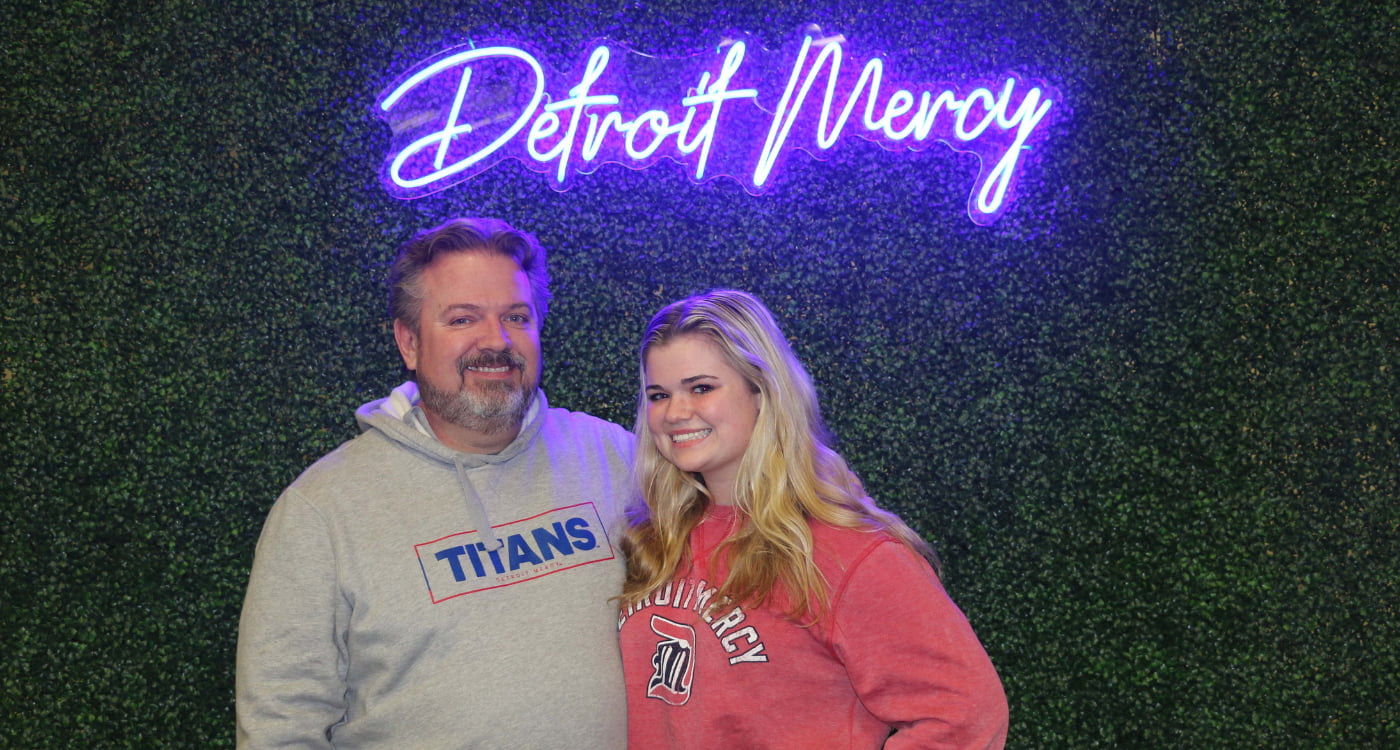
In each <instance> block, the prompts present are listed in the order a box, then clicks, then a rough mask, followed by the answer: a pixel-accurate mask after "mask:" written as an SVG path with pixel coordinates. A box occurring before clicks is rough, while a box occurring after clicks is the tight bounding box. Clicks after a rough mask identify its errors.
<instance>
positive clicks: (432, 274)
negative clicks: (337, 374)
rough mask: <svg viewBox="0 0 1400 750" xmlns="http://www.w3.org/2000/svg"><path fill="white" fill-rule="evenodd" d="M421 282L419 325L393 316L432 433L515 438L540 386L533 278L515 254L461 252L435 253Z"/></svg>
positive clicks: (400, 349)
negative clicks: (413, 326)
mask: <svg viewBox="0 0 1400 750" xmlns="http://www.w3.org/2000/svg"><path fill="white" fill-rule="evenodd" d="M422 283H423V291H424V294H423V307H422V310H421V311H420V312H419V316H418V330H417V331H413V330H411V329H410V328H409V327H408V326H407V325H404V324H403V322H402V321H395V322H394V336H395V338H396V339H397V340H398V344H399V352H400V353H401V354H402V355H403V361H404V364H405V365H407V366H408V368H409V369H410V370H413V371H415V373H416V380H417V382H418V390H419V392H420V393H421V395H422V397H423V408H424V410H425V411H426V412H427V413H428V416H429V418H430V419H429V421H430V422H433V423H434V424H433V428H434V430H438V431H439V432H441V429H442V428H441V427H440V425H439V423H444V422H445V423H447V424H449V425H453V426H455V427H457V428H461V429H463V430H466V431H469V432H471V433H476V434H492V435H494V434H501V433H509V435H510V437H514V434H515V433H516V432H517V431H518V430H519V429H520V425H521V422H522V421H523V420H524V417H525V412H526V411H527V410H528V409H529V408H530V404H531V402H532V400H533V399H534V396H535V389H536V388H537V387H538V386H539V383H540V333H539V321H538V319H537V316H536V312H535V301H534V296H533V294H532V293H531V291H530V281H529V278H528V277H527V276H526V275H525V272H524V271H522V270H520V266H518V265H516V263H515V261H514V260H512V259H510V258H507V257H503V256H500V255H495V254H492V253H489V252H459V253H449V254H445V255H442V256H440V257H438V258H436V259H435V260H434V261H433V262H432V264H431V265H429V266H428V267H427V268H426V269H425V270H424V272H423V276H422ZM448 430H449V431H450V430H451V428H448ZM439 437H447V436H444V435H441V434H440V435H439ZM444 442H448V443H449V444H451V443H452V442H453V441H451V440H444Z"/></svg>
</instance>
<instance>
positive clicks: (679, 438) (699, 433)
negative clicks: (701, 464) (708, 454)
mask: <svg viewBox="0 0 1400 750" xmlns="http://www.w3.org/2000/svg"><path fill="white" fill-rule="evenodd" d="M711 432H714V430H696V431H695V432H686V433H683V434H680V435H672V436H671V442H673V443H684V442H686V441H687V440H699V439H700V438H702V437H705V436H706V435H708V434H710V433H711Z"/></svg>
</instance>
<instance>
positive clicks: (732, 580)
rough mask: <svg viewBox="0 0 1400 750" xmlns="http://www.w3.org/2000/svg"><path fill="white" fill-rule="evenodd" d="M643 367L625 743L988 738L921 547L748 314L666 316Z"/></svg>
mask: <svg viewBox="0 0 1400 750" xmlns="http://www.w3.org/2000/svg"><path fill="white" fill-rule="evenodd" d="M641 366H642V368H641V371H642V393H641V398H640V399H639V403H638V408H637V423H636V433H637V435H638V438H639V440H638V449H637V452H638V455H637V472H638V475H639V479H640V484H641V495H642V497H641V502H639V503H637V504H635V505H634V506H633V507H632V508H631V509H630V511H629V526H628V528H627V530H626V532H625V534H624V537H623V540H622V549H623V550H624V552H625V553H626V557H627V581H626V584H625V587H624V589H623V593H622V596H621V612H620V617H619V623H618V628H619V631H620V638H621V643H622V652H623V668H624V675H625V679H626V681H627V703H628V725H629V727H628V735H629V737H628V741H629V746H630V747H634V748H641V749H643V750H650V749H652V748H707V749H708V748H721V747H726V748H730V747H732V748H838V747H839V748H880V747H885V748H889V749H890V750H895V749H896V748H914V747H918V748H984V747H985V748H1000V747H1002V746H1003V744H1004V743H1005V740H1006V729H1007V706H1006V697H1005V695H1004V693H1003V691H1002V686H1001V681H1000V680H999V679H998V677H997V674H996V671H995V670H994V669H993V667H992V664H991V661H990V660H989V659H988V658H987V654H986V652H985V651H984V650H983V649H982V645H981V644H980V643H979V642H978V640H977V636H976V635H975V634H974V633H973V632H972V628H971V627H970V626H969V625H968V622H967V619H966V618H965V617H964V616H963V614H962V612H961V611H959V610H958V608H957V606H956V605H954V604H953V602H952V601H951V600H950V599H949V598H948V595H947V593H945V592H944V590H943V587H942V585H941V583H940V582H939V578H938V575H937V573H936V572H935V570H934V567H933V566H932V565H931V563H934V562H936V558H935V557H934V555H933V551H932V550H931V549H930V548H929V546H928V545H927V544H926V543H925V542H924V541H923V540H922V539H920V538H919V537H918V535H917V534H915V533H914V531H913V530H911V529H910V528H909V527H908V526H906V525H905V524H904V522H903V521H901V520H900V519H899V517H898V516H896V515H894V514H892V513H889V512H888V511H884V510H881V509H880V508H879V507H877V506H876V505H875V503H874V502H873V501H872V500H871V499H870V498H869V497H867V496H866V494H865V492H864V490H863V489H862V488H861V484H860V482H859V481H858V480H857V479H856V477H855V475H854V474H852V473H851V471H850V469H848V468H847V466H846V463H845V461H844V460H842V458H841V457H840V456H839V455H837V454H836V453H835V452H834V451H832V449H831V448H830V447H828V444H827V439H826V433H825V428H824V426H823V424H822V420H821V414H820V410H819V409H818V406H817V397H816V391H815V389H814V388H813V386H812V382H811V379H810V378H809V377H808V375H807V372H806V370H805V369H804V368H803V367H802V364H801V363H800V362H799V361H798V360H797V358H796V356H795V355H794V354H793V352H792V349H791V348H790V347H789V346H788V344H787V342H786V340H785V339H784V337H783V334H782V331H780V330H779V329H778V326H777V324H776V323H775V322H774V320H773V316H772V314H771V313H770V312H769V311H768V309H767V308H766V307H764V305H763V303H762V302H760V301H759V300H758V299H757V298H755V297H753V296H751V295H749V294H745V293H743V292H736V291H714V292H710V293H707V294H702V295H698V296H695V297H690V298H687V299H683V300H680V301H679V302H675V303H673V304H671V305H669V306H667V307H665V308H664V309H662V310H661V311H660V312H658V313H657V314H656V316H655V317H653V318H652V320H651V323H650V324H649V325H648V326H647V330H646V334H645V336H644V338H643V341H642V346H641ZM891 733H893V734H891Z"/></svg>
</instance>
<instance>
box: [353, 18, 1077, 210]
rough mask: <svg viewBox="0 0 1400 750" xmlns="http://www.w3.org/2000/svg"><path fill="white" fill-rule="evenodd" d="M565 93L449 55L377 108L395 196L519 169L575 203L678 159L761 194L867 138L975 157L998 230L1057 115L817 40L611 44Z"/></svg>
mask: <svg viewBox="0 0 1400 750" xmlns="http://www.w3.org/2000/svg"><path fill="white" fill-rule="evenodd" d="M754 49H756V50H757V51H753V50H754ZM623 52H624V53H625V52H626V51H625V50H624V51H623ZM615 57H616V58H618V59H617V60H615V59H614V58H615ZM558 78H559V76H557V75H555V74H551V73H547V72H546V68H545V66H544V65H542V64H541V63H540V61H539V60H538V59H536V58H535V56H533V55H531V54H530V53H528V52H526V51H525V50H523V49H521V48H518V47H510V46H489V47H481V48H471V49H465V50H462V49H455V50H449V51H448V52H447V53H444V54H443V55H440V56H438V57H436V58H433V59H431V60H429V61H426V62H424V63H422V64H420V65H419V66H417V67H415V68H414V69H412V70H410V71H409V72H408V73H407V74H405V75H404V76H403V77H401V78H400V80H399V81H398V82H397V83H396V84H395V85H394V86H392V87H391V88H390V89H389V90H388V91H387V93H386V94H385V95H384V96H383V97H381V98H380V100H379V103H378V107H377V112H378V113H379V115H380V116H381V117H382V118H383V119H384V120H385V121H386V122H387V123H388V124H389V126H390V128H391V130H392V131H393V133H394V136H393V151H391V155H390V157H389V158H388V159H387V160H386V163H385V166H384V170H383V176H384V181H385V184H386V186H387V187H388V189H389V190H390V191H391V192H393V193H394V194H395V195H397V196H399V197H403V198H413V197H418V196H421V195H427V194H429V193H432V192H436V191H438V190H441V189H444V188H446V187H448V186H450V185H453V184H457V183H459V182H462V181H464V180H466V179H469V178H471V177H473V176H475V175H477V174H479V173H480V172H482V171H484V170H486V169H488V168H490V167H491V166H493V165H494V164H496V163H498V162H499V161H501V160H502V159H505V158H516V159H519V160H520V161H522V162H523V163H524V164H526V165H527V166H529V167H530V168H531V169H534V170H536V171H540V172H544V173H546V174H548V175H549V176H550V183H551V184H552V185H553V186H554V187H555V188H557V189H561V190H562V189H565V188H567V187H568V185H569V184H570V182H571V180H572V179H573V178H574V177H575V176H576V175H579V174H589V173H591V172H593V171H595V170H596V169H597V168H598V167H599V166H600V165H602V164H604V163H618V164H623V165H626V166H630V167H634V168H642V167H646V166H650V165H651V164H654V163H656V162H657V161H659V160H661V159H670V160H672V161H675V162H678V163H680V164H683V165H685V166H686V167H687V172H688V174H689V176H690V178H691V179H692V180H695V181H697V182H699V181H703V180H706V179H709V178H711V177H713V176H716V175H727V176H730V177H734V178H735V179H738V180H740V181H741V182H743V184H744V185H745V188H746V189H748V190H749V191H750V192H753V193H759V192H762V191H764V190H767V189H769V188H771V186H772V185H773V183H774V176H775V173H776V171H777V167H778V166H779V165H780V163H781V161H782V160H783V158H785V156H786V155H787V154H788V153H790V152H791V151H793V150H796V149H800V150H804V151H807V152H809V153H811V154H814V155H818V156H820V155H823V154H825V153H828V152H829V151H830V150H831V149H833V148H835V147H836V146H837V144H838V142H839V139H840V138H841V137H842V136H845V135H856V136H860V137H862V138H865V139H867V140H872V141H876V142H878V143H880V144H882V145H883V146H885V147H886V148H888V149H891V150H910V151H913V150H920V149H922V148H926V147H927V145H928V144H929V143H931V142H941V143H944V144H947V145H948V146H950V147H951V148H953V149H954V150H956V151H960V152H970V153H974V154H976V155H977V156H978V157H979V159H980V161H981V169H980V174H979V175H978V177H977V179H976V181H975V182H974V185H973V189H972V193H971V196H970V198H969V202H968V213H969V215H970V216H971V217H972V219H973V221H975V222H977V223H979V224H989V223H991V222H992V221H994V220H995V219H996V218H997V217H998V216H999V215H1000V214H1001V213H1002V212H1003V211H1004V210H1005V209H1006V206H1007V205H1008V200H1009V197H1010V194H1011V188H1012V186H1013V184H1014V182H1015V179H1016V175H1017V172H1018V167H1019V166H1020V164H1021V161H1022V155H1023V153H1022V152H1023V151H1024V149H1026V148H1028V147H1029V144H1030V143H1031V142H1032V141H1033V140H1034V139H1035V137H1036V136H1037V135H1039V133H1038V130H1039V128H1040V126H1041V125H1042V124H1043V123H1044V122H1046V120H1047V115H1048V114H1049V113H1050V110H1051V108H1052V106H1053V104H1054V100H1055V96H1054V95H1053V93H1051V92H1048V91H1047V90H1046V89H1044V88H1042V87H1041V86H1038V85H1034V84H1032V83H1029V82H1026V81H1024V80H1022V79H1020V78H1018V77H1016V76H1014V75H1009V74H1008V75H1006V76H1004V77H1003V78H1002V79H1001V80H999V81H997V82H995V83H991V84H987V85H979V86H973V87H971V88H970V90H967V91H966V93H963V92H962V90H961V89H960V88H959V87H957V86H954V85H952V84H942V85H936V86H909V85H905V84H901V83H898V82H894V81H886V80H885V63H884V60H883V59H882V58H879V57H874V58H871V59H869V60H867V61H865V62H864V63H863V64H862V63H860V61H859V60H856V59H855V58H851V59H850V60H849V61H848V60H847V54H846V52H845V48H844V39H842V38H841V37H827V38H817V37H814V36H811V35H808V36H804V37H803V38H802V40H801V41H800V43H798V44H797V45H795V46H794V47H791V48H790V49H788V50H787V51H785V52H770V51H765V50H762V49H757V48H751V47H750V45H749V43H748V42H746V41H745V40H743V39H737V40H727V41H726V42H725V43H724V44H721V45H720V47H719V48H718V49H717V50H716V51H715V52H714V53H713V54H710V55H700V56H695V57H691V58H682V59H679V60H661V59H658V58H649V57H646V56H644V55H638V54H636V53H631V54H620V55H615V54H614V51H613V47H610V46H609V45H607V44H600V45H598V46H596V47H594V48H593V50H592V51H591V52H590V54H589V56H588V59H587V62H586V64H585V65H584V67H583V70H582V71H581V72H580V73H579V75H578V76H577V77H576V79H575V80H576V82H574V83H572V85H567V84H566V85H567V86H568V87H567V88H562V87H560V86H559V85H558V84H557V83H554V81H555V80H556V79H558ZM551 84H553V85H551ZM639 102H644V103H639ZM658 104H659V106H656V105H658ZM647 106H651V108H645V107H647ZM760 138H761V140H759V139H760Z"/></svg>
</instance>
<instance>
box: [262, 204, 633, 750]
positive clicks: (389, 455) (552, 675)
mask: <svg viewBox="0 0 1400 750" xmlns="http://www.w3.org/2000/svg"><path fill="white" fill-rule="evenodd" d="M389 287H390V291H389V300H390V303H389V304H390V313H391V315H392V317H393V321H394V338H395V340H396V341H397V343H398V347H399V353H400V354H401V355H402V357H403V361H404V364H405V365H406V366H407V368H408V369H409V370H410V371H412V372H413V381H411V382H408V383H405V384H403V385H402V386H399V387H398V388H396V389H394V391H393V392H392V393H391V394H390V395H389V396H388V397H386V398H383V399H379V400H377V401H372V402H370V403H368V404H365V405H364V406H361V407H360V408H359V410H357V412H356V417H357V420H358V422H359V425H360V428H361V430H362V432H361V434H360V435H359V436H358V437H356V438H355V439H353V440H350V441H348V442H346V443H345V444H343V445H341V446H340V447H339V448H337V449H336V450H335V451H333V452H331V453H330V454H328V455H327V456H325V457H324V458H322V459H321V460H320V461H317V462H316V463H315V464H313V465H312V466H311V467H310V468H308V469H307V470H306V471H305V472H304V473H303V474H302V475H301V476H300V477H298V478H297V480H296V481H295V482H293V483H292V484H291V485H290V486H289V487H287V489H286V490H285V491H284V492H283V493H282V495H281V497H279V498H278V500H277V502H276V503H275V504H274V505H273V507H272V510H271V511H270V512H269V514H268V519H267V522H266V524H265V525H264V527H263V532H262V536H261V538H260V539H259V541H258V546H257V552H256V555H255V558H254V562H253V569H252V574H251V577H250V579H249V583H248V591H247V595H246V598H245V600H244V605H243V614H242V618H241V620H240V624H239V639H238V663H237V716H238V725H237V736H238V747H239V748H240V749H243V750H253V749H255V748H273V747H276V748H340V749H342V750H348V749H350V748H369V747H374V748H414V749H415V750H436V749H438V748H443V749H446V748H468V747H470V748H598V749H600V750H601V749H604V748H606V749H612V748H622V747H624V745H625V743H626V714H625V699H624V697H623V688H622V671H621V661H620V657H619V654H618V647H617V627H616V623H617V610H616V606H615V605H614V604H612V603H610V602H609V598H610V597H612V596H614V595H616V594H617V592H618V591H619V590H620V588H621V581H622V566H621V562H620V560H619V558H618V556H617V554H616V553H615V551H614V549H613V546H612V543H611V538H612V537H611V536H610V532H611V531H612V529H613V528H614V526H615V523H616V522H617V520H618V518H619V515H620V512H621V508H622V507H623V506H624V505H625V501H626V498H627V495H628V493H629V487H630V469H631V461H632V453H633V439H632V436H631V434H630V433H628V432H627V431H626V430H624V429H623V428H621V427H619V426H617V425H615V424H612V423H610V422H605V421H603V420H600V419H597V418H595V417H591V416H588V415H586V414H581V413H576V412H569V411H566V410H563V409H554V408H550V407H549V404H548V402H547V400H546V399H545V396H544V393H543V392H542V391H541V390H540V387H539V384H540V371H541V366H542V361H541V355H540V329H541V327H542V324H543V322H544V317H545V314H546V311H547V308H548V303H549V298H550V294H549V274H548V271H547V267H546V262H545V252H544V249H543V248H542V247H541V246H540V244H539V242H538V241H537V240H536V239H535V238H534V237H533V236H531V235H529V234H527V233H525V232H521V231H519V230H516V229H514V228H512V227H511V226H510V225H508V224H506V223H505V222H503V221H500V220H495V219H454V220H452V221H449V222H447V223H445V224H442V225H440V226H437V227H434V228H432V229H428V230H425V231H423V232H420V233H419V234H418V235H416V236H414V237H413V238H412V239H411V240H409V241H408V242H407V243H405V244H404V245H403V246H402V247H401V248H399V251H398V254H397V256H396V258H395V260H394V263H393V266H392V267H391V269H390V274H389Z"/></svg>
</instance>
